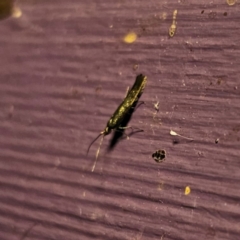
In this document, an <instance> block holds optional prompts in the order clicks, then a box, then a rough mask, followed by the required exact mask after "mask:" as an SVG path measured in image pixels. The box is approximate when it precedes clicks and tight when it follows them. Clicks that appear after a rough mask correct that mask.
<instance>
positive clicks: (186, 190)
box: [184, 186, 191, 195]
mask: <svg viewBox="0 0 240 240" xmlns="http://www.w3.org/2000/svg"><path fill="white" fill-rule="evenodd" d="M190 192H191V188H190V187H189V186H186V187H185V192H184V194H185V195H188V194H190Z"/></svg>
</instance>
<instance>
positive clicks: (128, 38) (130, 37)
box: [123, 32, 137, 43]
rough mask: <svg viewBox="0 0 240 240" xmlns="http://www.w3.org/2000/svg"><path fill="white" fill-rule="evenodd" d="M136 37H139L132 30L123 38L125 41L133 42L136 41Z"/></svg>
mask: <svg viewBox="0 0 240 240" xmlns="http://www.w3.org/2000/svg"><path fill="white" fill-rule="evenodd" d="M136 39H137V34H136V33H134V32H130V33H128V34H127V35H126V36H125V37H124V38H123V41H124V42H125V43H133V42H135V41H136Z"/></svg>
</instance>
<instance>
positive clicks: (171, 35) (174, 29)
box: [168, 10, 177, 37]
mask: <svg viewBox="0 0 240 240" xmlns="http://www.w3.org/2000/svg"><path fill="white" fill-rule="evenodd" d="M176 19H177V10H174V11H173V21H172V25H171V26H170V28H169V30H168V34H169V36H170V37H173V36H174V34H175V32H176V28H177V22H176Z"/></svg>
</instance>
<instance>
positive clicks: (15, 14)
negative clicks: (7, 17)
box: [12, 7, 22, 18]
mask: <svg viewBox="0 0 240 240" xmlns="http://www.w3.org/2000/svg"><path fill="white" fill-rule="evenodd" d="M12 16H13V17H14V18H20V17H21V16H22V11H21V9H20V8H18V7H14V8H13V11H12Z"/></svg>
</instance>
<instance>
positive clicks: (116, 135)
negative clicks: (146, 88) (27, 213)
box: [107, 93, 144, 152]
mask: <svg viewBox="0 0 240 240" xmlns="http://www.w3.org/2000/svg"><path fill="white" fill-rule="evenodd" d="M141 95H142V93H140V94H139V95H138V98H137V100H136V101H135V102H134V103H133V105H132V107H131V108H130V110H129V111H128V113H127V114H126V115H125V117H124V119H123V121H122V123H121V128H118V129H117V130H115V131H114V134H113V137H112V139H111V141H110V144H109V146H108V149H107V151H108V152H109V151H112V150H113V149H114V147H115V146H116V145H117V143H118V142H119V141H120V140H121V139H123V138H124V136H127V137H130V136H132V135H133V134H135V133H138V132H143V130H142V129H138V128H136V129H135V130H133V129H134V127H133V128H132V131H131V133H130V134H128V135H127V134H126V133H125V130H126V128H128V127H127V125H128V123H129V122H130V120H131V118H132V114H133V113H134V112H135V110H136V109H137V108H138V107H139V106H140V105H142V104H144V102H142V101H141V102H139V101H138V100H139V98H140V97H141ZM129 128H130V127H129Z"/></svg>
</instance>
